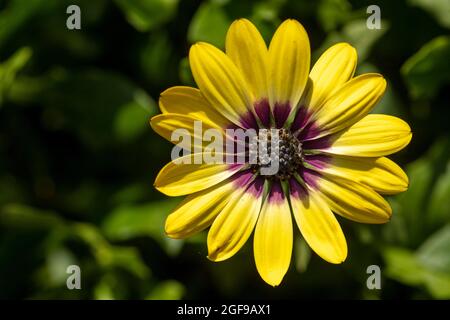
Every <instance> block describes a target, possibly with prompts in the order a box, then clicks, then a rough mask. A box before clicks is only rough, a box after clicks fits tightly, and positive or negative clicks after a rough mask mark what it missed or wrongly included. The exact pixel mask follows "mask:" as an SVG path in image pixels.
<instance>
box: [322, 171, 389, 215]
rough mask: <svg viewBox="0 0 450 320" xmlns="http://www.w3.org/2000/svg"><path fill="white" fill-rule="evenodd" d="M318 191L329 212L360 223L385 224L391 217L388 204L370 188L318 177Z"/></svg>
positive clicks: (343, 180) (347, 181)
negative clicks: (331, 211) (329, 209)
mask: <svg viewBox="0 0 450 320" xmlns="http://www.w3.org/2000/svg"><path fill="white" fill-rule="evenodd" d="M317 186H318V190H319V191H320V193H321V195H322V196H323V198H324V199H325V200H326V201H327V203H328V205H329V206H330V208H331V210H333V211H334V212H335V213H337V214H339V215H341V216H343V217H344V218H347V219H350V220H353V221H356V222H362V223H386V222H388V221H389V219H390V217H391V215H392V209H391V207H390V206H389V203H388V202H387V201H386V200H384V199H383V197H382V196H380V195H379V194H378V193H376V192H375V191H373V190H372V189H371V188H369V187H367V186H365V185H363V184H361V183H357V182H354V181H351V180H346V179H341V178H338V177H333V178H330V177H320V178H318V181H317Z"/></svg>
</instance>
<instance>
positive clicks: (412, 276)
mask: <svg viewBox="0 0 450 320" xmlns="http://www.w3.org/2000/svg"><path fill="white" fill-rule="evenodd" d="M382 254H383V257H384V259H385V262H386V270H385V274H386V276H387V277H389V278H392V279H394V280H397V281H399V282H401V283H404V284H406V285H410V286H418V287H422V286H424V287H426V288H427V290H428V292H429V293H430V294H431V295H432V296H433V297H434V298H437V299H448V298H449V297H450V275H449V274H448V272H447V273H442V272H438V271H435V270H430V269H428V268H426V267H425V266H423V265H422V264H421V263H420V261H418V259H417V256H416V255H415V254H414V252H412V251H411V250H408V249H404V248H395V247H387V248H385V249H384V250H383V252H382Z"/></svg>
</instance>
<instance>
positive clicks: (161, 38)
mask: <svg viewBox="0 0 450 320" xmlns="http://www.w3.org/2000/svg"><path fill="white" fill-rule="evenodd" d="M177 63H178V60H177V57H175V56H174V47H173V45H172V42H171V40H170V38H169V33H168V32H166V31H161V32H158V33H153V34H151V35H150V36H149V38H148V40H147V41H146V42H145V45H144V46H143V47H142V48H141V49H140V51H139V65H140V72H142V73H143V75H144V76H145V78H146V79H148V80H149V81H150V82H151V83H152V84H155V85H158V86H164V85H170V83H171V82H174V81H177V80H176V79H173V78H174V75H176V72H177Z"/></svg>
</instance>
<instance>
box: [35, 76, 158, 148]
mask: <svg viewBox="0 0 450 320" xmlns="http://www.w3.org/2000/svg"><path fill="white" fill-rule="evenodd" d="M49 81H51V85H49V86H48V87H47V88H46V89H45V90H44V92H41V93H40V94H39V95H38V96H37V97H36V99H40V100H41V101H42V103H43V104H44V105H45V106H46V112H45V113H44V116H43V121H44V125H45V126H47V127H48V128H49V129H53V130H57V129H60V128H61V127H63V128H66V129H68V130H70V131H73V132H74V133H76V134H77V135H79V136H80V138H81V139H82V140H83V141H84V142H85V143H86V144H87V145H88V146H92V147H99V146H103V145H112V144H114V143H115V142H117V140H119V141H126V140H129V139H131V138H134V137H136V136H137V135H138V134H140V133H142V132H144V131H145V130H147V129H148V128H149V125H148V120H149V117H150V116H151V115H153V114H155V113H156V112H157V108H156V104H155V103H154V101H153V100H152V99H151V98H150V97H149V96H148V95H147V94H146V93H145V92H144V91H143V90H142V89H140V88H139V87H137V86H135V85H134V84H133V83H132V82H130V81H129V80H128V79H126V78H125V77H123V76H122V75H120V74H117V73H114V72H107V71H102V70H97V69H89V70H83V71H78V72H71V73H68V72H66V71H59V72H53V74H52V75H51V80H49ZM112 133H115V135H113V134H112ZM114 138H117V140H116V139H114Z"/></svg>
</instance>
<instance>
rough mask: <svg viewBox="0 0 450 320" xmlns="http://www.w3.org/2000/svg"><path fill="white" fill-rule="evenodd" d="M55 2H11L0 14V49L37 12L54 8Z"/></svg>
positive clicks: (17, 0)
mask: <svg viewBox="0 0 450 320" xmlns="http://www.w3.org/2000/svg"><path fill="white" fill-rule="evenodd" d="M56 3H57V2H55V1H48V0H12V1H8V4H7V6H6V8H4V6H3V3H2V11H1V12H0V47H2V46H3V45H4V44H5V43H6V42H7V41H8V40H9V39H10V38H12V37H13V35H14V34H15V33H16V32H17V31H18V30H19V29H20V28H22V27H24V26H25V25H26V24H27V22H28V21H29V20H30V19H32V18H33V16H35V15H36V14H37V13H38V12H39V11H41V10H43V9H50V8H52V7H54V5H55V4H56Z"/></svg>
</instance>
